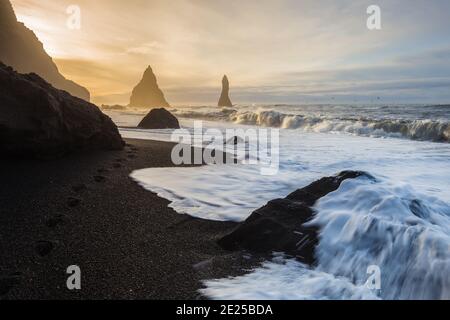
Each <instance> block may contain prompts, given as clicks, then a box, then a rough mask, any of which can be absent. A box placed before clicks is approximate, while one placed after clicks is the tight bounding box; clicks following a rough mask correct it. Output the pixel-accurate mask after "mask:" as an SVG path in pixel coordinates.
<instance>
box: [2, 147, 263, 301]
mask: <svg viewBox="0 0 450 320" xmlns="http://www.w3.org/2000/svg"><path fill="white" fill-rule="evenodd" d="M126 142H127V147H126V148H125V149H124V150H123V151H112V152H96V153H89V154H78V155H70V156H67V157H65V158H62V159H56V160H49V161H23V160H22V161H11V160H8V161H2V162H0V177H1V185H0V299H201V298H204V297H201V296H200V295H199V294H198V289H199V288H201V287H202V283H201V280H203V279H212V278H221V277H225V276H229V275H238V274H242V273H243V272H244V270H245V269H248V268H250V267H251V266H252V265H256V261H258V258H256V257H253V258H252V259H248V257H247V255H246V254H244V253H243V252H236V253H231V252H227V251H225V250H223V249H221V248H220V247H219V246H218V245H217V244H216V240H217V239H218V238H220V237H221V236H222V235H224V234H226V233H228V232H230V231H231V230H232V229H233V228H234V227H235V224H234V223H232V222H214V221H207V220H202V219H196V218H192V217H190V216H186V215H180V214H178V213H176V212H175V211H174V210H172V209H170V208H169V207H168V205H169V202H168V201H167V200H165V199H162V198H159V197H158V196H156V195H155V194H153V193H151V192H149V191H146V190H144V189H143V188H141V187H140V186H139V185H138V184H137V183H135V182H134V181H132V180H131V179H130V178H129V174H130V173H131V172H132V171H133V170H136V169H141V168H148V167H169V166H172V163H171V160H170V152H171V149H172V147H173V145H172V144H171V143H165V142H157V141H148V140H132V139H127V140H126ZM244 256H245V257H244ZM70 265H78V266H79V267H80V268H81V280H82V282H81V286H82V288H81V290H79V291H70V290H68V289H67V287H66V280H67V277H68V276H69V275H68V274H66V269H67V267H68V266H70Z"/></svg>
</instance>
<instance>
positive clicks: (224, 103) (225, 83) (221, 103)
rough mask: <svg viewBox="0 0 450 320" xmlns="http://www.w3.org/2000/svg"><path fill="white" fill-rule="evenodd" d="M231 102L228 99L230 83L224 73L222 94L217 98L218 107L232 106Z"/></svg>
mask: <svg viewBox="0 0 450 320" xmlns="http://www.w3.org/2000/svg"><path fill="white" fill-rule="evenodd" d="M232 106H233V104H232V103H231V100H230V83H229V81H228V77H227V76H226V75H224V76H223V79H222V94H221V95H220V99H219V107H232Z"/></svg>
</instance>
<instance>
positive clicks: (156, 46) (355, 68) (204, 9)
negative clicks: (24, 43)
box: [12, 0, 450, 103]
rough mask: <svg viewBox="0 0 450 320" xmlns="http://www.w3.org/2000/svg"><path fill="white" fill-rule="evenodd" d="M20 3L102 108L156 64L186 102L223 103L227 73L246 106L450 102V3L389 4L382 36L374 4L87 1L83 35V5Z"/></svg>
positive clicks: (383, 1)
mask: <svg viewBox="0 0 450 320" xmlns="http://www.w3.org/2000/svg"><path fill="white" fill-rule="evenodd" d="M12 2H13V5H14V6H15V9H16V11H17V13H18V15H19V17H20V18H21V19H22V20H23V21H24V22H25V23H26V24H27V25H29V27H31V28H32V29H33V30H34V31H36V32H37V34H38V36H39V38H40V39H41V40H42V41H43V42H44V44H45V47H46V49H48V50H49V52H50V53H51V54H52V55H54V56H56V58H57V63H58V65H59V66H60V67H61V69H62V70H63V72H64V73H65V74H66V75H67V76H68V77H69V78H72V79H74V80H77V81H78V82H80V83H81V84H84V85H85V86H87V87H88V88H89V89H90V90H91V92H92V93H93V96H94V97H95V96H105V95H110V96H112V97H114V96H117V95H120V96H123V95H124V94H125V93H126V92H129V91H131V89H132V86H133V85H134V84H135V83H136V82H137V81H138V80H139V78H140V77H141V75H142V72H143V71H144V69H145V68H146V66H147V65H149V64H150V65H152V66H153V67H154V68H155V69H156V70H157V74H158V79H159V82H160V85H161V87H162V88H163V89H165V91H166V92H167V96H168V99H170V100H171V101H172V102H174V103H182V102H195V101H198V102H202V103H206V102H208V101H209V102H215V100H216V99H217V97H216V95H217V93H216V91H217V90H218V89H217V88H218V86H219V85H220V79H221V76H222V75H223V74H224V73H226V74H228V75H229V77H230V79H231V83H232V90H233V94H234V96H235V98H236V99H242V100H245V102H252V101H255V102H259V101H266V100H267V101H269V100H270V101H272V100H276V99H280V100H283V101H287V100H289V101H299V100H301V99H306V98H311V97H312V99H324V100H330V99H331V98H333V95H340V96H341V97H344V96H345V97H346V99H350V100H352V99H353V97H356V98H361V97H366V98H367V99H371V98H372V96H373V95H381V96H385V97H386V98H387V97H389V98H390V99H391V98H395V99H399V100H401V99H404V100H408V101H409V100H411V99H421V97H424V99H425V100H429V99H430V97H431V98H433V97H434V98H435V100H436V101H441V100H445V99H448V95H447V94H446V93H445V92H444V90H442V87H445V86H446V85H447V83H448V82H447V79H448V76H449V75H450V70H449V65H450V64H449V63H448V62H449V56H450V49H449V47H448V43H450V34H449V33H448V30H450V19H449V18H450V2H449V1H447V0H431V1H423V0H399V1H388V0H378V1H377V3H378V4H379V5H380V7H381V9H382V30H380V31H369V30H368V29H367V28H366V18H367V14H366V8H367V6H368V5H370V4H372V2H373V1H369V0H361V1H357V2H355V1H350V0H341V1H334V0H303V1H298V0H283V1H271V0H258V1H257V0H247V1H237V0H226V1H225V0H214V1H209V0H176V1H165V0H152V1H147V0H129V1H126V2H125V1H122V0H98V1H88V0H77V1H75V2H76V3H77V4H78V5H79V6H80V8H81V10H82V29H81V30H80V31H73V30H68V29H67V28H66V27H65V19H66V17H67V16H66V14H65V8H66V7H67V6H68V5H69V4H72V2H73V1H69V0H60V1H50V0H41V1H36V0H12ZM77 63H79V66H77V65H76V64H77ZM268 88H270V90H269V89H268ZM320 96H322V97H320Z"/></svg>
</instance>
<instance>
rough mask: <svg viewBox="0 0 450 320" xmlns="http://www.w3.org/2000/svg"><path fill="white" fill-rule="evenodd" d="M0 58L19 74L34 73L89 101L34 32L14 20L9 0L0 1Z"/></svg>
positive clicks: (87, 95)
mask: <svg viewBox="0 0 450 320" xmlns="http://www.w3.org/2000/svg"><path fill="white" fill-rule="evenodd" d="M0 61H1V62H3V63H4V64H6V65H9V66H11V67H13V68H14V69H15V70H17V71H18V72H20V73H31V72H34V73H36V74H38V75H39V76H41V77H42V78H44V79H45V80H46V81H47V82H49V83H50V84H52V85H53V86H54V87H55V88H58V89H61V90H65V91H67V92H69V93H70V94H72V95H73V96H76V97H79V98H81V99H84V100H87V101H89V99H90V94H89V91H88V90H87V89H86V88H84V87H82V86H80V85H78V84H76V83H75V82H73V81H70V80H67V79H66V78H65V77H64V76H63V75H62V74H61V73H59V71H58V68H57V66H56V64H55V63H54V62H53V60H52V58H51V57H50V56H49V55H48V54H47V53H46V52H45V50H44V46H43V45H42V43H41V42H40V41H39V39H38V38H37V37H36V35H35V34H34V33H33V31H31V30H30V29H28V28H27V27H25V25H24V24H23V23H20V22H18V21H17V18H16V15H15V13H14V10H13V8H12V5H11V3H10V1H9V0H0Z"/></svg>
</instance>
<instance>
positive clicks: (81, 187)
mask: <svg viewBox="0 0 450 320" xmlns="http://www.w3.org/2000/svg"><path fill="white" fill-rule="evenodd" d="M86 189H87V186H86V185H85V184H84V183H80V184H76V185H74V186H72V190H73V191H75V192H81V191H84V190H86Z"/></svg>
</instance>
